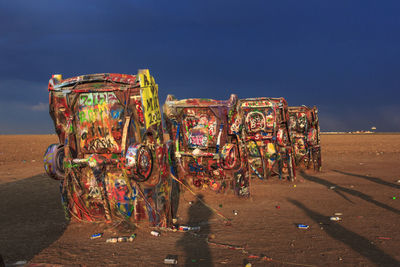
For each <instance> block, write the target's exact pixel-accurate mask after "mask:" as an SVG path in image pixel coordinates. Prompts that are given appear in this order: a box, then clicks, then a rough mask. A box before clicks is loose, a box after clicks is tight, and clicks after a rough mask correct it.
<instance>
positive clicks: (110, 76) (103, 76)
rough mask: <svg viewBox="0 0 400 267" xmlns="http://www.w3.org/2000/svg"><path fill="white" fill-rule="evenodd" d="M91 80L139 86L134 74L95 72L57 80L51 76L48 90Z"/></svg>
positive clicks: (60, 88) (61, 88)
mask: <svg viewBox="0 0 400 267" xmlns="http://www.w3.org/2000/svg"><path fill="white" fill-rule="evenodd" d="M93 82H111V83H114V84H117V83H118V84H119V85H118V86H121V84H126V85H131V86H134V87H136V86H137V87H139V80H138V79H137V76H136V75H130V74H119V73H97V74H88V75H80V76H76V77H71V78H68V79H65V80H61V81H57V80H56V79H54V78H52V79H50V81H49V90H55V91H57V90H63V89H65V87H69V86H74V85H76V84H83V83H93Z"/></svg>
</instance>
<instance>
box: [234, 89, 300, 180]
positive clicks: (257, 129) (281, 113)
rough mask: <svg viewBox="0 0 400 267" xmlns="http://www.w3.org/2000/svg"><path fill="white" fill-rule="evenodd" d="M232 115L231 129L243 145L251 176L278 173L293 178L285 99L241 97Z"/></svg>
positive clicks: (293, 170)
mask: <svg viewBox="0 0 400 267" xmlns="http://www.w3.org/2000/svg"><path fill="white" fill-rule="evenodd" d="M237 110H238V112H237V113H236V117H234V118H232V123H231V125H232V129H231V131H233V132H238V133H240V135H241V138H242V139H243V141H244V142H245V144H246V148H247V153H248V160H249V164H248V165H249V168H250V169H251V173H252V176H253V177H254V176H257V177H258V178H260V179H262V180H263V179H267V178H269V177H270V176H273V175H279V178H280V179H282V178H283V177H284V176H286V177H287V178H288V179H289V180H294V179H295V178H296V174H295V169H294V160H293V150H292V145H291V141H290V135H289V128H288V119H289V117H288V115H289V114H288V112H287V102H286V100H285V99H284V98H266V97H261V98H246V99H240V100H239V103H238V105H237Z"/></svg>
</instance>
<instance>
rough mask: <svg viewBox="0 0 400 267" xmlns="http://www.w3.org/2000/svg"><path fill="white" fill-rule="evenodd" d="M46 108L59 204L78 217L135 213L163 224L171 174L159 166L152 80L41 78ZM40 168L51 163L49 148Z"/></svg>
mask: <svg viewBox="0 0 400 267" xmlns="http://www.w3.org/2000/svg"><path fill="white" fill-rule="evenodd" d="M48 88H49V100H50V115H51V117H52V119H53V120H54V123H55V128H56V132H57V134H58V136H59V140H60V143H61V144H63V145H57V146H55V147H56V148H57V147H62V148H63V152H64V151H65V157H64V156H62V157H61V156H60V157H59V158H62V161H63V164H61V165H60V166H62V168H63V170H65V178H63V180H62V187H61V188H62V191H61V193H62V196H63V197H62V199H63V203H64V204H63V205H64V207H65V209H66V211H67V213H68V215H70V217H72V218H74V219H76V220H78V221H104V220H107V221H110V220H111V221H112V220H121V219H124V220H128V221H129V222H132V223H139V222H141V221H143V220H147V221H149V222H150V224H151V225H152V226H170V225H171V223H172V218H171V216H172V212H171V202H170V194H171V190H172V187H171V184H172V183H171V180H170V179H171V178H170V176H169V168H167V167H166V159H167V158H168V156H167V150H166V149H164V146H165V145H164V143H163V142H164V141H163V136H162V134H163V131H162V125H161V116H160V115H161V114H160V110H159V103H158V86H157V84H156V83H155V82H154V78H153V77H152V76H151V75H150V73H149V72H148V70H141V71H139V73H138V75H127V74H110V73H104V74H90V75H83V76H78V77H73V78H69V79H65V80H62V78H60V79H56V78H55V77H52V79H51V80H50V82H49V87H48ZM55 147H52V149H50V150H49V151H50V152H46V155H47V156H45V159H44V163H45V168H47V170H48V171H49V172H50V173H51V172H53V170H54V167H56V164H55V162H54V160H52V159H53V158H54V156H53V154H54V153H51V152H54V151H55V150H54V148H55Z"/></svg>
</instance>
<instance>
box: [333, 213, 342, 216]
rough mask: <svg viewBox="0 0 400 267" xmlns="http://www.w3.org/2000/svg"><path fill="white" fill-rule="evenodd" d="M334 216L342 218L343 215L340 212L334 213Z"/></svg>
mask: <svg viewBox="0 0 400 267" xmlns="http://www.w3.org/2000/svg"><path fill="white" fill-rule="evenodd" d="M334 215H335V216H342V215H343V213H341V212H335V214H334Z"/></svg>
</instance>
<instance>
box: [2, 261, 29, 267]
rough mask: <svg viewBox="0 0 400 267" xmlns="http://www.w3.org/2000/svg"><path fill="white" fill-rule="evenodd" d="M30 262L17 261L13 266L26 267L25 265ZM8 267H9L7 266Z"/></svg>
mask: <svg viewBox="0 0 400 267" xmlns="http://www.w3.org/2000/svg"><path fill="white" fill-rule="evenodd" d="M27 263H28V262H27V261H26V260H22V261H16V262H14V263H13V264H11V266H25V264H27ZM7 266H8V265H7Z"/></svg>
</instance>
